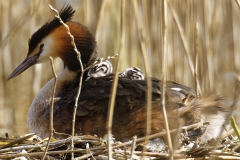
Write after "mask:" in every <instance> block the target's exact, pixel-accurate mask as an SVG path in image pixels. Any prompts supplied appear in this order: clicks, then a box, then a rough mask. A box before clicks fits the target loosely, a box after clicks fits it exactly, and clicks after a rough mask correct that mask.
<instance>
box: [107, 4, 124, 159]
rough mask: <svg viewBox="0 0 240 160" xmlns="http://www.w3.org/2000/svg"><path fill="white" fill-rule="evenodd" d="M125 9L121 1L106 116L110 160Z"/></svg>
mask: <svg viewBox="0 0 240 160" xmlns="http://www.w3.org/2000/svg"><path fill="white" fill-rule="evenodd" d="M125 7H126V0H122V1H121V41H120V46H119V58H118V59H117V64H116V69H115V73H116V74H115V75H114V79H113V83H112V87H111V95H110V99H109V103H108V115H107V126H106V129H107V134H108V135H107V136H108V157H109V159H112V144H111V136H112V122H113V112H114V105H115V99H116V93H117V85H118V78H119V77H118V74H117V73H118V71H119V70H120V63H119V62H121V59H122V56H121V55H122V54H123V48H124V43H125Z"/></svg>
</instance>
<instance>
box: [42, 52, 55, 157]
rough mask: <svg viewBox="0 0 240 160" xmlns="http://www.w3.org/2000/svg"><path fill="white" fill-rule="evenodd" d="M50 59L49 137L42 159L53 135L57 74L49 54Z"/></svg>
mask: <svg viewBox="0 0 240 160" xmlns="http://www.w3.org/2000/svg"><path fill="white" fill-rule="evenodd" d="M49 59H50V63H51V66H52V72H53V75H54V85H53V90H52V96H51V97H52V98H51V106H50V126H49V127H50V128H49V129H50V135H49V138H48V141H47V145H46V148H45V150H44V154H43V157H42V159H43V160H44V158H45V156H46V153H47V151H48V147H49V143H50V141H51V139H52V137H53V131H54V129H53V105H54V96H55V92H56V86H57V74H56V70H55V67H54V64H53V58H52V57H51V56H50V57H49Z"/></svg>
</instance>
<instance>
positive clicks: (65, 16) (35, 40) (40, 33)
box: [28, 5, 75, 55]
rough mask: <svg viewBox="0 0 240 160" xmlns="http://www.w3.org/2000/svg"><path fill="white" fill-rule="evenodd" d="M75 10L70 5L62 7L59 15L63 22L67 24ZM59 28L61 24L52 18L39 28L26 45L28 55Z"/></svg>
mask: <svg viewBox="0 0 240 160" xmlns="http://www.w3.org/2000/svg"><path fill="white" fill-rule="evenodd" d="M74 13H75V10H74V9H73V7H72V6H71V5H67V6H63V8H62V9H61V10H60V12H59V14H60V17H61V19H62V20H63V22H65V23H66V22H68V21H70V20H71V19H72V16H73V15H74ZM59 26H61V23H60V22H59V20H58V19H57V18H54V19H53V20H51V21H48V22H46V23H45V24H44V25H43V26H42V27H41V28H39V29H38V30H37V31H36V32H35V33H34V34H33V35H32V37H31V38H30V39H29V42H28V45H29V48H28V55H29V54H30V53H31V52H32V51H33V50H34V48H36V47H37V45H38V44H39V43H40V42H41V40H42V39H43V38H44V37H46V36H47V35H48V34H49V33H51V32H52V31H53V30H54V29H56V28H57V27H59Z"/></svg>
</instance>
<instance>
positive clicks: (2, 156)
mask: <svg viewBox="0 0 240 160" xmlns="http://www.w3.org/2000/svg"><path fill="white" fill-rule="evenodd" d="M99 150H100V151H96V152H94V153H101V152H102V151H103V149H99ZM72 152H78V153H84V152H86V149H75V150H62V151H49V152H47V153H46V154H47V155H50V154H63V153H72ZM94 153H93V154H94ZM43 154H44V152H34V153H17V154H5V155H0V158H11V157H18V156H29V157H32V156H41V155H43ZM93 154H89V156H91V155H93Z"/></svg>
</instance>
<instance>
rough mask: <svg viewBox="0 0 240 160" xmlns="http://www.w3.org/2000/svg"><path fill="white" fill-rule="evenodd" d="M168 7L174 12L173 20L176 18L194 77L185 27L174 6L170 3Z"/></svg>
mask: <svg viewBox="0 0 240 160" xmlns="http://www.w3.org/2000/svg"><path fill="white" fill-rule="evenodd" d="M168 6H169V8H170V10H171V12H172V15H173V18H174V21H175V23H176V25H177V28H178V31H179V33H180V37H181V40H182V43H183V47H184V49H185V52H184V53H185V55H186V57H187V60H188V64H189V67H190V70H191V73H192V75H193V77H194V65H193V62H192V59H191V55H190V50H189V45H188V43H187V39H186V36H185V35H184V31H183V27H182V25H181V24H180V21H179V18H178V15H177V14H176V12H175V10H174V9H173V7H172V5H171V4H170V3H169V1H168Z"/></svg>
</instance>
